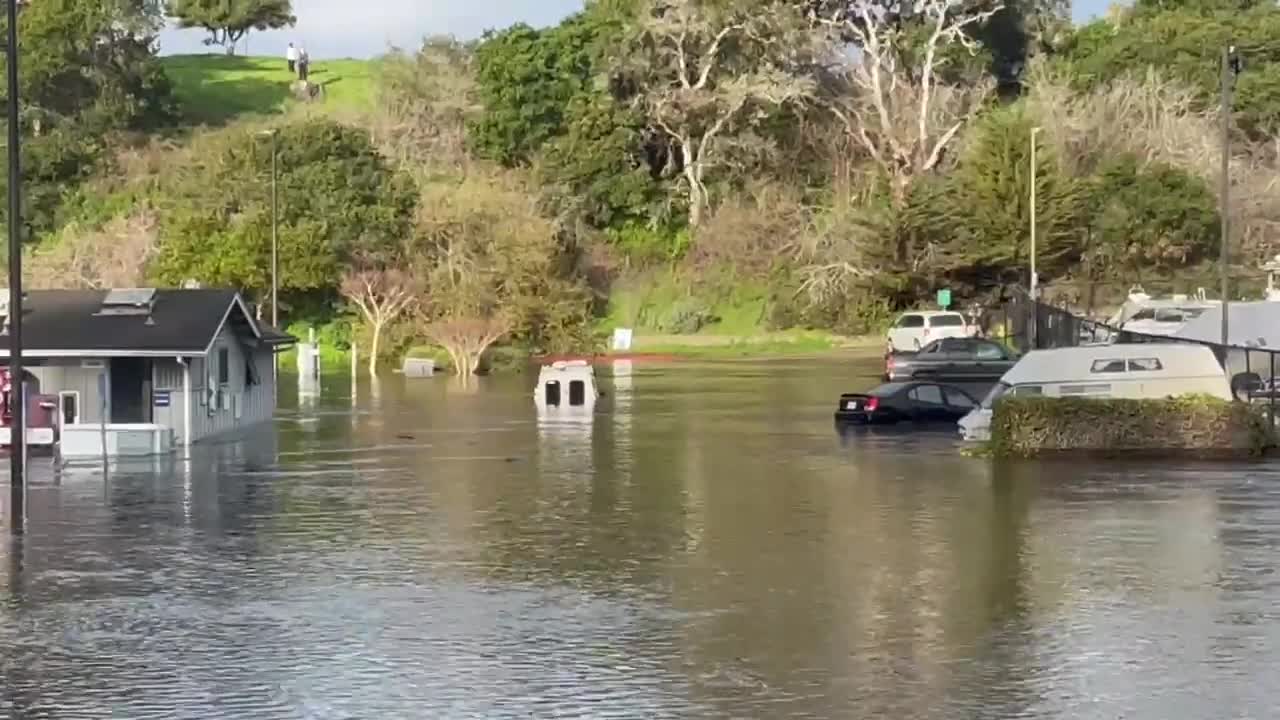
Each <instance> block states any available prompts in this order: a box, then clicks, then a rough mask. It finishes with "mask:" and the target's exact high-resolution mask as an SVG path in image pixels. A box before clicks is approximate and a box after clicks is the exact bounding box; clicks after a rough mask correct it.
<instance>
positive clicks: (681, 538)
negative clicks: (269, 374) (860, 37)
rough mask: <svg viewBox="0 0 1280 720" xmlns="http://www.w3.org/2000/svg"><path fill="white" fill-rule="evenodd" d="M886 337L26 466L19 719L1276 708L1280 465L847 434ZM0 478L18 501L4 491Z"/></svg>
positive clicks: (1, 611) (3, 574) (1246, 713)
mask: <svg viewBox="0 0 1280 720" xmlns="http://www.w3.org/2000/svg"><path fill="white" fill-rule="evenodd" d="M878 371H879V367H878V366H877V365H876V364H875V363H873V362H857V361H851V360H838V359H831V360H822V361H785V362H784V361H778V362H763V361H742V362H721V363H705V364H685V365H662V366H649V367H645V366H641V365H637V366H636V368H635V369H634V371H632V372H631V373H630V374H628V375H626V376H624V377H618V378H613V377H610V369H609V368H608V367H603V368H601V373H602V376H603V377H602V383H601V384H602V389H603V390H604V391H605V392H606V397H605V398H603V399H602V401H601V402H600V403H599V405H598V406H597V408H596V414H595V416H594V418H593V420H591V421H589V422H560V423H549V422H543V423H540V422H539V421H538V418H537V416H536V413H535V412H534V406H533V402H532V395H531V388H532V383H533V379H532V377H528V376H524V377H520V376H515V377H497V378H491V379H481V380H480V381H479V382H478V383H477V385H476V386H475V387H474V388H472V389H470V390H462V389H459V388H457V387H456V386H454V385H453V384H452V383H451V382H450V381H448V380H446V379H442V378H441V379H433V380H421V381H408V380H405V379H403V378H400V377H399V376H388V377H387V378H385V379H384V381H383V382H382V383H380V384H379V385H378V386H372V385H370V384H368V381H367V380H366V381H365V383H364V384H363V385H362V386H361V387H360V388H359V391H358V393H357V398H356V400H355V403H354V407H353V403H352V400H351V398H350V392H349V389H348V388H346V387H344V386H341V385H334V386H332V387H326V396H325V397H324V398H323V399H322V400H321V401H320V402H319V403H316V404H314V405H313V404H306V405H304V406H302V407H300V406H299V403H298V402H297V399H296V398H294V397H285V398H282V405H283V408H282V412H281V414H280V418H279V420H278V421H277V422H276V423H275V424H274V425H273V426H271V427H268V428H264V429H263V430H262V431H261V432H256V433H254V435H253V436H252V437H247V438H243V439H239V440H236V441H232V442H227V443H223V444H220V445H216V446H210V447H202V448H199V449H198V450H197V451H195V452H194V453H193V456H192V457H191V458H190V459H188V460H184V459H167V460H164V461H157V462H155V463H151V462H146V463H141V464H138V463H135V464H132V465H126V466H121V467H116V468H113V469H112V471H111V472H110V473H109V475H108V476H107V477H105V478H104V476H103V474H102V472H101V470H100V469H97V468H94V467H92V466H87V467H78V468H69V469H66V470H63V471H61V472H55V471H54V470H53V469H52V468H51V467H48V466H47V465H45V466H41V465H39V464H37V468H36V469H35V470H34V471H33V473H34V478H33V487H32V488H31V490H30V492H29V495H28V519H27V532H26V535H25V537H24V538H23V539H21V540H20V541H16V540H15V541H9V540H3V541H0V561H2V562H0V716H2V717H12V718H175V717H177V718H193V719H194V718H202V719H203V718H228V719H229V718H246V717H253V718H401V717H403V718H421V717H441V718H470V717H475V718H507V717H510V718H528V717H590V718H609V717H628V718H631V717H645V718H650V717H671V718H685V717H689V718H730V717H735V718H736V717H759V718H784V717H785V718H833V717H850V718H868V717H883V718H895V719H896V718H904V719H918V718H957V717H982V718H1012V717H1027V718H1120V717H1123V718H1130V719H1132V718H1206V717H1215V718H1245V717H1254V718H1261V717H1273V716H1275V714H1276V711H1277V709H1280V674H1277V673H1276V672H1275V667H1276V666H1277V665H1278V664H1280V623H1278V622H1277V619H1278V616H1280V576H1278V575H1277V573H1276V569H1277V566H1278V565H1280V554H1278V553H1277V547H1280V464H1277V463H1274V462H1269V463H1259V464H1250V465H1213V464H1204V463H1199V464H1197V463H1182V464H1167V465H1152V464H1151V463H1143V464H1138V463H1098V462H1092V461H1091V462H1090V463H1063V462H1054V463H1013V464H993V463H991V462H990V461H987V460H981V459H972V458H965V457H962V456H960V455H959V454H958V453H957V451H956V450H957V445H958V440H957V439H956V438H955V435H954V434H953V433H950V432H945V431H944V432H940V433H928V434H911V433H903V432H892V433H878V432H873V433H855V434H849V435H844V436H842V435H841V434H839V433H837V432H836V431H835V429H834V427H833V424H832V420H831V413H832V410H834V407H835V400H836V397H837V396H838V394H839V393H840V392H841V391H853V390H862V389H865V388H868V387H870V386H872V385H874V384H875V383H876V378H875V375H876V374H877V373H878ZM6 499H7V498H6Z"/></svg>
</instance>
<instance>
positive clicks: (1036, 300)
mask: <svg viewBox="0 0 1280 720" xmlns="http://www.w3.org/2000/svg"><path fill="white" fill-rule="evenodd" d="M1039 133H1040V128H1038V127H1033V128H1031V182H1030V183H1029V184H1030V185H1031V282H1030V284H1029V287H1030V288H1031V310H1032V315H1031V347H1032V348H1033V349H1035V348H1037V347H1039V341H1040V327H1039V325H1040V293H1039V289H1040V288H1039V286H1040V280H1039V278H1038V277H1037V276H1036V135H1038V134H1039Z"/></svg>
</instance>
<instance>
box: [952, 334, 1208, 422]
mask: <svg viewBox="0 0 1280 720" xmlns="http://www.w3.org/2000/svg"><path fill="white" fill-rule="evenodd" d="M1191 394H1203V395H1212V396H1213V397H1217V398H1221V399H1223V400H1231V399H1232V394H1231V384H1230V382H1229V381H1228V380H1227V375H1226V373H1225V372H1224V371H1223V369H1222V366H1221V365H1219V364H1218V359H1217V357H1215V356H1214V354H1213V351H1212V350H1210V349H1209V348H1208V347H1205V346H1204V345H1196V344H1191V343H1159V344H1157V343H1138V344H1132V345H1129V344H1118V345H1089V346H1083V347H1072V348H1058V349H1055V350H1036V351H1033V352H1030V353H1027V354H1026V355H1024V356H1023V357H1022V359H1021V360H1019V361H1018V364H1016V365H1014V366H1013V367H1012V368H1010V370H1009V372H1007V373H1005V374H1004V376H1003V377H1001V378H1000V382H999V383H997V384H996V386H995V387H994V388H992V389H991V392H990V393H988V395H987V397H986V399H984V400H983V401H982V405H981V406H980V407H978V408H975V409H974V410H973V412H971V413H969V414H968V415H966V416H965V417H964V418H963V419H961V420H960V435H961V436H962V437H964V439H966V440H989V439H990V436H991V408H992V405H993V404H994V403H995V401H996V400H997V399H999V398H1001V397H1003V396H1005V395H1015V396H1017V395H1037V396H1044V397H1093V398H1135V399H1140V398H1148V399H1156V398H1165V397H1173V396H1177V395H1191Z"/></svg>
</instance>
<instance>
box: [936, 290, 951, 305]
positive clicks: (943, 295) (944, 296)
mask: <svg viewBox="0 0 1280 720" xmlns="http://www.w3.org/2000/svg"><path fill="white" fill-rule="evenodd" d="M938 307H941V308H942V309H943V310H946V309H947V308H949V307H951V291H950V290H948V289H945V288H944V289H942V290H939V291H938Z"/></svg>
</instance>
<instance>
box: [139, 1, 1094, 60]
mask: <svg viewBox="0 0 1280 720" xmlns="http://www.w3.org/2000/svg"><path fill="white" fill-rule="evenodd" d="M1109 2H1110V0H1076V1H1075V6H1074V10H1075V12H1074V13H1073V14H1074V15H1075V18H1076V20H1077V21H1080V20H1086V19H1088V18H1089V17H1092V16H1095V15H1101V14H1102V13H1103V12H1105V10H1106V8H1107V5H1108V4H1109ZM581 7H582V0H293V10H294V14H296V15H297V16H298V26H297V27H296V28H293V29H289V30H280V31H275V32H268V33H256V34H255V33H250V36H249V38H248V44H249V52H250V53H251V54H254V55H269V54H277V53H278V54H283V53H284V47H285V46H286V45H287V44H288V43H289V42H290V41H293V42H297V43H301V44H302V45H304V46H305V47H306V48H307V52H308V53H310V54H311V56H312V57H313V58H317V59H321V58H335V57H356V58H368V57H373V56H376V55H380V54H382V53H383V52H385V51H386V49H387V48H388V47H389V46H392V45H395V46H398V47H404V48H414V47H417V45H418V43H419V42H420V41H421V40H422V38H424V37H426V36H427V35H456V36H457V37H459V38H463V39H469V38H474V37H476V36H478V35H479V34H480V33H482V32H484V31H485V30H486V29H488V28H503V27H506V26H508V25H511V24H513V23H516V22H521V21H523V22H526V23H529V24H530V25H533V26H535V27H536V26H543V25H554V24H555V23H557V22H559V21H560V19H561V18H563V17H564V16H566V15H568V14H570V13H572V12H574V11H576V10H578V9H580V8H581ZM204 37H205V35H204V33H202V32H200V31H196V30H176V29H175V30H168V31H166V32H164V33H163V34H162V35H161V36H160V45H161V52H163V53H165V54H174V53H200V52H208V48H206V47H205V46H204V45H202V44H201V40H202V39H203V38H204ZM241 51H242V52H243V41H242V43H241Z"/></svg>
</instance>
